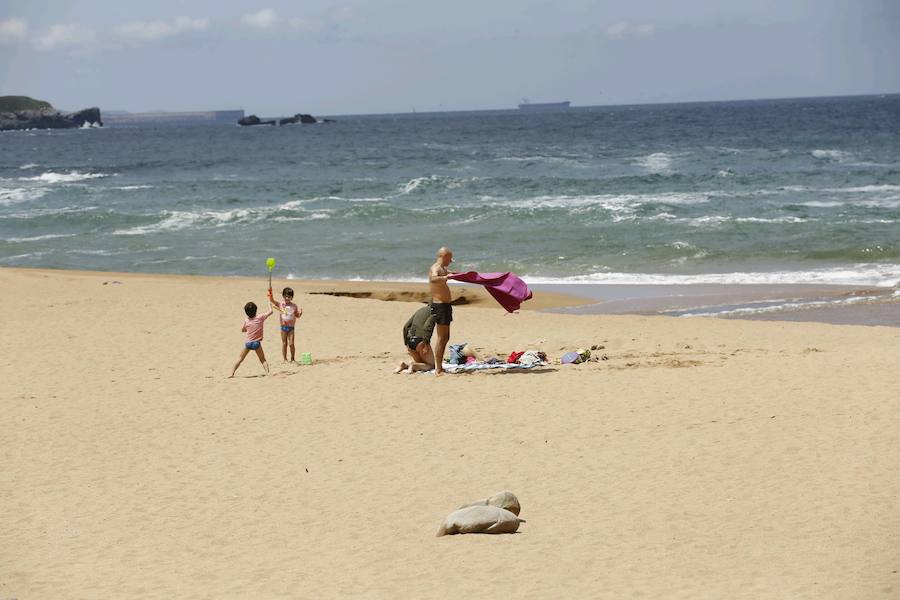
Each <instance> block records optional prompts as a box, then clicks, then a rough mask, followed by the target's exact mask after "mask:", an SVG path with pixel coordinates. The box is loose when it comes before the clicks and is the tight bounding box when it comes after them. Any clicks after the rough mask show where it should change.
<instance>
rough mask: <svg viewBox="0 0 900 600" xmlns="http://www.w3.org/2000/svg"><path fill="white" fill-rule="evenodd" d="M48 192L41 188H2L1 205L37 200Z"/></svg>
mask: <svg viewBox="0 0 900 600" xmlns="http://www.w3.org/2000/svg"><path fill="white" fill-rule="evenodd" d="M46 193H47V190H43V189H40V188H0V206H9V205H10V204H18V203H20V202H27V201H29V200H37V199H38V198H40V197H41V196H43V195H44V194H46Z"/></svg>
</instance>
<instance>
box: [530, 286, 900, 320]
mask: <svg viewBox="0 0 900 600" xmlns="http://www.w3.org/2000/svg"><path fill="white" fill-rule="evenodd" d="M531 287H532V288H533V289H535V290H539V291H541V292H544V293H546V292H551V293H559V294H563V295H566V296H580V297H582V298H583V299H584V301H583V302H582V303H581V304H576V305H574V306H564V307H550V308H548V309H547V310H548V311H550V312H558V313H561V314H581V315H587V314H607V315H614V314H635V315H663V316H672V317H681V316H685V317H693V316H704V317H708V316H711V317H720V318H729V319H749V320H764V321H814V322H821V323H832V324H846V325H886V326H893V327H898V326H900V319H898V315H900V292H897V291H896V290H895V289H893V288H883V287H876V288H864V287H859V286H843V285H808V284H799V285H785V284H752V285H735V284H732V285H723V284H691V285H601V284H536V285H532V286H531Z"/></svg>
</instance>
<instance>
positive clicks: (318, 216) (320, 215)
mask: <svg viewBox="0 0 900 600" xmlns="http://www.w3.org/2000/svg"><path fill="white" fill-rule="evenodd" d="M330 218H331V215H330V214H329V213H327V212H314V213H312V214H309V215H306V216H304V217H275V218H273V219H272V220H273V221H277V222H278V223H289V222H291V221H320V220H322V219H330Z"/></svg>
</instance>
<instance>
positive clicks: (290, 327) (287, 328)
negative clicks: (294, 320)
mask: <svg viewBox="0 0 900 600" xmlns="http://www.w3.org/2000/svg"><path fill="white" fill-rule="evenodd" d="M281 330H282V331H283V332H285V333H290V332H292V331H293V330H294V326H293V325H282V326H281Z"/></svg>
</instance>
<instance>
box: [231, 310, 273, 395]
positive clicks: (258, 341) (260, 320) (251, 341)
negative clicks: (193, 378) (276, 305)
mask: <svg viewBox="0 0 900 600" xmlns="http://www.w3.org/2000/svg"><path fill="white" fill-rule="evenodd" d="M271 299H272V296H269V300H271ZM244 312H245V313H247V320H246V321H244V326H243V327H241V331H243V332H245V333H246V334H247V341H246V342H244V349H243V350H241V356H240V357H239V358H238V361H237V362H236V363H234V368H233V369H231V375H229V377H234V373H235V371H237V368H238V367H239V366H241V363H242V362H244V359H245V358H246V357H247V354H248V353H249V352H250V351H251V350H255V351H256V356H257V357H258V358H259V362H261V363H262V366H263V369H264V370H265V371H266V375H268V374H269V363H268V362H266V353H265V352H263V349H262V340H263V325H264V323H265V320H266V319H268V318H269V317H270V316H271V315H272V309H269V312H267V313H266V314H264V315H257V314H256V304H254V303H253V302H248V303H247V304H245V305H244Z"/></svg>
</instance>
